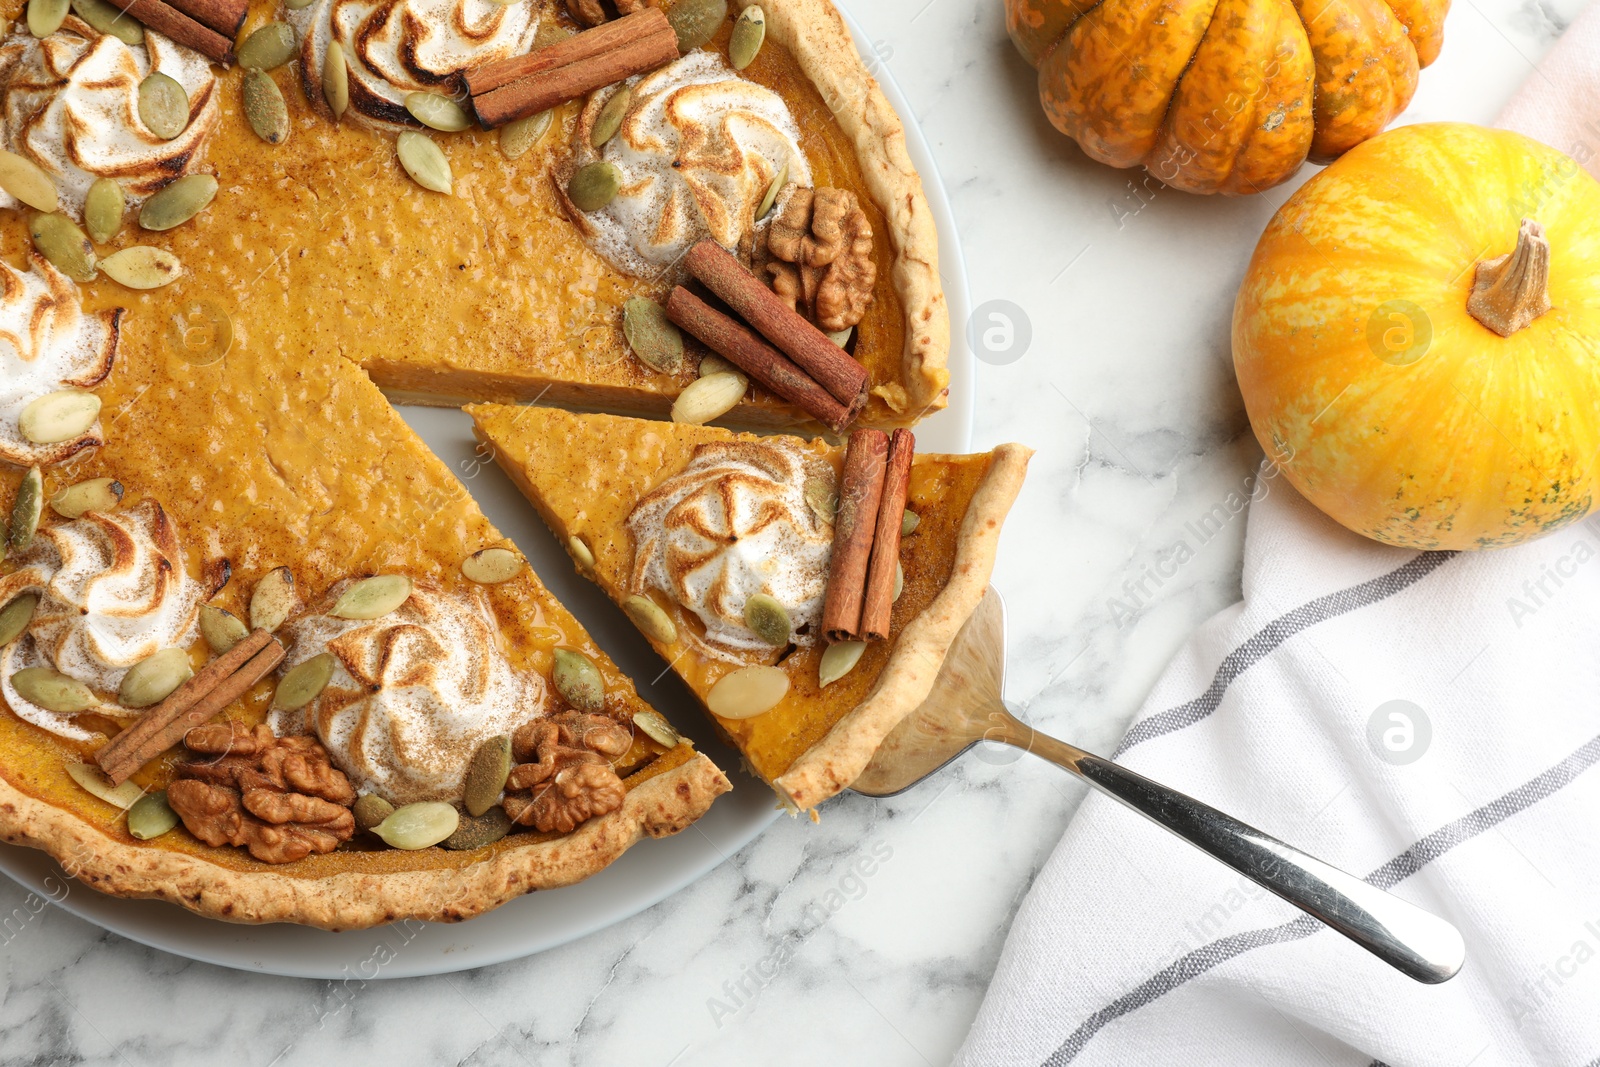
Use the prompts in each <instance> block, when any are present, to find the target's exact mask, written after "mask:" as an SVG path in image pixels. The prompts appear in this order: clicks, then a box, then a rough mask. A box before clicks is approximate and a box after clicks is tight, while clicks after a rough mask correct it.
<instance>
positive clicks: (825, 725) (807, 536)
mask: <svg viewBox="0 0 1600 1067" xmlns="http://www.w3.org/2000/svg"><path fill="white" fill-rule="evenodd" d="M467 410H468V412H469V413H470V414H471V415H472V418H473V421H474V424H475V427H476V433H477V435H478V437H479V439H480V440H481V441H482V442H484V443H485V444H486V445H487V446H488V447H489V448H490V449H492V450H493V454H494V457H495V459H496V461H497V462H498V463H499V464H500V466H501V467H503V468H504V469H505V470H506V471H507V473H508V474H510V476H511V477H512V479H513V480H514V481H515V482H516V484H517V485H518V486H519V487H520V488H521V489H522V491H523V492H524V493H525V494H526V495H527V496H528V499H529V500H531V501H532V502H533V504H534V506H535V507H536V508H537V509H538V510H539V513H540V514H541V515H542V516H543V517H544V519H545V521H546V522H547V523H548V524H549V526H550V527H551V529H552V530H553V531H554V532H555V534H556V536H557V537H558V538H559V539H560V540H561V542H562V543H563V544H565V545H566V546H567V548H568V551H569V552H570V553H571V554H572V556H573V558H574V560H575V561H576V563H577V565H578V568H579V570H580V571H581V572H582V573H584V574H585V575H587V576H588V577H590V578H591V579H592V580H593V581H595V582H596V583H597V584H598V585H599V586H600V587H601V588H602V589H604V590H605V592H606V593H607V595H609V596H610V597H611V598H612V599H613V600H615V601H617V603H618V604H620V605H621V606H622V607H623V609H624V610H625V611H626V612H627V613H628V615H629V616H630V617H631V618H632V619H633V621H634V622H635V624H637V625H638V627H639V629H640V630H641V631H642V632H643V633H644V634H645V636H646V637H647V638H648V639H649V640H650V642H651V644H652V645H654V646H655V648H656V649H657V651H658V652H660V654H661V655H662V656H663V657H664V658H666V659H667V660H668V661H669V662H670V663H671V665H672V669H673V670H674V671H676V672H677V673H678V675H679V676H680V677H681V678H683V680H684V681H685V682H686V683H687V684H688V685H689V687H690V688H691V689H692V690H693V691H694V693H695V695H696V696H698V697H699V698H700V699H701V700H702V701H703V702H704V703H705V704H706V706H707V708H708V710H709V711H710V713H711V716H712V719H713V720H714V721H715V723H716V725H717V726H718V728H719V729H720V730H721V731H722V732H723V733H724V734H725V735H726V736H727V737H728V738H729V739H730V740H731V741H732V743H733V744H735V745H736V746H737V747H738V749H739V751H740V752H741V753H742V754H743V755H744V757H745V759H746V761H747V762H748V764H749V766H750V768H751V769H752V770H754V771H755V773H757V774H759V775H760V776H761V777H762V778H763V779H765V780H766V781H767V782H769V783H770V784H771V785H772V786H773V788H774V789H776V790H777V792H778V793H779V795H780V796H781V797H782V798H784V799H785V800H786V801H787V802H789V803H790V804H792V805H793V806H794V807H795V808H797V809H801V810H805V809H811V808H814V807H815V806H816V805H818V804H820V803H821V802H822V801H824V800H826V799H827V798H828V797H830V796H833V795H834V794H835V793H838V792H839V791H840V790H842V789H845V788H846V787H848V786H849V784H850V783H851V781H853V780H854V779H855V777H856V776H857V775H858V774H859V773H860V772H861V771H862V769H863V768H864V767H865V766H866V764H867V762H868V761H869V760H870V759H871V756H872V754H873V752H874V751H876V749H877V747H878V744H879V743H880V742H881V741H882V740H883V738H884V737H885V736H886V735H887V734H888V733H889V731H890V730H892V729H893V728H894V726H895V724H896V723H898V722H899V721H900V719H901V718H902V717H903V716H905V715H906V714H907V713H909V712H910V711H911V710H912V709H914V708H915V707H916V706H917V705H918V704H919V703H921V701H922V700H923V698H924V697H926V695H927V693H928V690H929V688H930V687H931V686H932V684H933V680H934V678H935V676H936V675H937V674H938V671H939V667H940V664H941V663H942V662H943V659H944V655H945V653H946V651H947V650H948V649H949V646H950V642H951V641H952V640H953V639H954V637H955V635H956V632H957V630H959V629H960V627H961V625H962V623H963V622H965V621H966V619H967V617H968V616H969V615H970V614H971V613H972V611H973V609H974V608H975V607H976V606H977V604H978V602H979V600H980V599H981V598H982V596H983V593H984V590H985V589H986V587H987V586H988V582H989V574H990V571H991V569H992V566H993V562H994V556H995V550H996V547H997V544H998V540H999V536H1000V528H1001V523H1002V522H1003V521H1004V519H1005V516H1006V512H1007V511H1008V510H1009V508H1010V506H1011V503H1012V501H1013V500H1014V499H1015V497H1016V494H1017V492H1018V490H1019V489H1020V488H1021V485H1022V479H1023V475H1024V473H1025V471H1026V468H1027V463H1028V458H1029V456H1030V454H1031V453H1030V452H1029V450H1028V449H1026V448H1024V447H1022V446H1020V445H1001V446H999V447H998V448H996V449H994V450H993V451H992V452H988V453H983V454H980V455H970V456H946V455H916V456H913V455H912V450H911V444H912V442H911V439H910V434H909V433H908V432H906V431H903V430H902V431H897V432H896V434H895V436H894V437H893V438H889V437H887V436H886V435H884V434H881V433H879V432H878V431H874V430H863V431H858V432H857V433H855V434H853V435H852V436H851V438H850V441H849V444H848V445H847V446H844V447H841V446H834V445H829V444H826V443H824V442H820V441H805V440H801V439H799V438H795V437H788V436H781V435H776V436H770V437H758V436H752V435H748V434H736V433H733V432H731V431H728V430H724V429H721V428H717V427H708V426H694V425H686V424H682V423H659V422H647V421H641V420H637V419H630V418H624V417H619V416H611V415H586V414H574V413H571V412H565V411H559V410H554V409H548V408H540V407H531V408H530V407H502V406H495V405H479V406H474V407H470V408H468V409H467Z"/></svg>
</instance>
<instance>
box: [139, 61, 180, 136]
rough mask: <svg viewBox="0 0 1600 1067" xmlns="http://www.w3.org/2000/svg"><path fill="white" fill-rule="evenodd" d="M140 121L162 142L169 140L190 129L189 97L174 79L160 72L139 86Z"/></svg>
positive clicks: (151, 74)
mask: <svg viewBox="0 0 1600 1067" xmlns="http://www.w3.org/2000/svg"><path fill="white" fill-rule="evenodd" d="M139 121H140V122H142V123H144V124H145V126H146V128H148V129H149V130H150V132H151V133H153V134H155V135H156V136H157V137H159V138H161V139H162V140H163V141H170V140H172V139H173V138H174V137H176V136H178V135H179V134H180V133H182V132H183V131H184V130H185V129H187V128H188V126H189V94H188V93H186V92H184V91H183V86H182V85H179V84H178V81H177V79H176V78H173V77H171V76H169V75H166V74H163V73H161V72H160V71H159V70H156V71H151V72H150V74H149V75H148V76H147V77H146V78H145V79H144V81H142V82H140V83H139Z"/></svg>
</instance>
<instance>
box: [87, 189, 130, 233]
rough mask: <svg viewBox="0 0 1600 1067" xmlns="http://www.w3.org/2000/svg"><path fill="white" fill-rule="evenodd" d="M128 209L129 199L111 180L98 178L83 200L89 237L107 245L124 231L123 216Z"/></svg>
mask: <svg viewBox="0 0 1600 1067" xmlns="http://www.w3.org/2000/svg"><path fill="white" fill-rule="evenodd" d="M127 208H128V198H127V195H126V194H125V193H123V191H122V186H120V185H118V184H117V183H116V182H115V181H113V180H112V179H110V178H96V179H95V180H94V184H93V185H91V186H89V194H88V195H87V196H86V197H84V199H83V224H84V225H85V226H86V227H88V229H89V236H90V237H93V238H94V239H95V240H96V241H99V242H100V243H101V244H105V243H106V242H107V241H109V240H111V239H112V238H113V237H115V236H116V235H117V231H118V230H120V229H122V214H123V212H124V211H126V210H127Z"/></svg>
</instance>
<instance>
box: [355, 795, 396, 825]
mask: <svg viewBox="0 0 1600 1067" xmlns="http://www.w3.org/2000/svg"><path fill="white" fill-rule="evenodd" d="M350 814H352V815H354V816H355V817H356V825H357V826H359V827H360V828H361V829H363V830H370V829H372V828H373V827H374V826H377V825H378V824H380V823H381V822H383V820H385V819H387V818H388V817H389V816H391V815H393V814H394V805H393V804H391V803H389V802H388V801H387V800H385V799H383V798H382V797H380V796H379V795H378V794H376V793H364V794H362V795H361V796H359V797H356V802H355V803H354V804H352V805H351V806H350Z"/></svg>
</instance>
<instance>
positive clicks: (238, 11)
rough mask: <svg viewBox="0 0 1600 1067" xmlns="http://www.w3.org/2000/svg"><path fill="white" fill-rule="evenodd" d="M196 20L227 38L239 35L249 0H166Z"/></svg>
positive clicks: (248, 7)
mask: <svg viewBox="0 0 1600 1067" xmlns="http://www.w3.org/2000/svg"><path fill="white" fill-rule="evenodd" d="M167 2H168V3H170V4H171V5H172V6H173V7H175V8H177V9H178V10H179V11H181V12H183V13H184V14H185V15H188V16H189V17H190V18H192V19H194V20H195V21H196V22H198V23H200V24H201V25H202V26H205V27H207V28H209V29H212V30H215V31H216V32H218V33H220V34H222V36H224V37H227V38H230V39H231V38H234V37H237V36H238V35H239V27H241V26H243V25H244V17H245V16H246V15H248V14H249V13H250V0H167Z"/></svg>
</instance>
